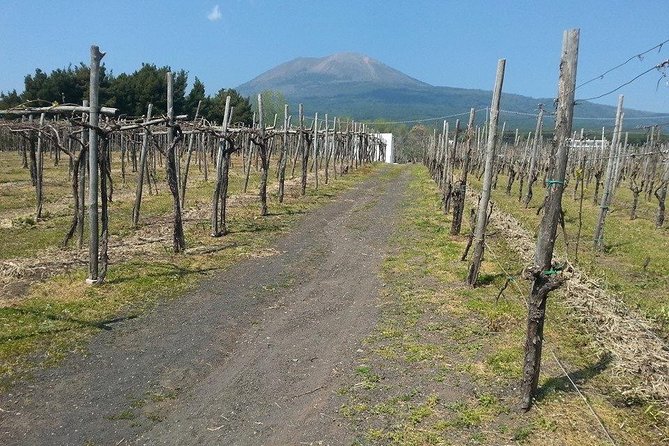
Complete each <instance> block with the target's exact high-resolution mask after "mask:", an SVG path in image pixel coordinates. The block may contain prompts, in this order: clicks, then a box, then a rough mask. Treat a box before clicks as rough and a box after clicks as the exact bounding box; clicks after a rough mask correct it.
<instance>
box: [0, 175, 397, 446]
mask: <svg viewBox="0 0 669 446" xmlns="http://www.w3.org/2000/svg"><path fill="white" fill-rule="evenodd" d="M396 169H402V170H401V172H397V171H396ZM388 170H393V172H390V173H389V172H388ZM377 172H378V171H377ZM397 173H399V175H395V174H397ZM408 180H409V172H408V171H407V170H406V169H403V168H401V167H391V166H387V167H384V168H383V169H382V170H381V173H376V174H375V175H374V176H373V177H371V178H369V179H368V180H366V181H365V182H364V183H363V184H361V185H360V186H359V187H357V188H356V189H355V190H353V191H350V192H349V193H347V194H345V195H342V196H341V197H340V198H338V199H337V200H336V201H335V202H333V203H331V204H329V205H327V206H325V207H324V208H322V209H320V210H318V211H315V212H313V213H310V214H309V215H307V216H306V218H305V219H304V220H303V221H302V222H301V223H300V224H299V225H298V226H297V227H296V228H295V230H294V231H292V232H291V234H290V235H288V236H286V237H284V238H283V239H282V240H280V241H279V242H278V243H277V245H276V246H275V249H276V250H277V253H278V254H277V255H274V256H270V257H264V258H259V259H252V260H248V261H245V262H243V263H241V264H239V265H237V266H235V267H233V268H231V269H230V270H228V271H226V272H224V273H223V274H221V275H219V276H217V277H215V278H212V279H210V280H208V281H206V282H205V283H203V284H201V285H200V286H199V288H198V289H197V290H196V291H194V292H192V293H190V294H189V295H187V296H184V297H182V298H180V299H177V300H174V301H172V302H170V303H168V304H165V305H162V306H161V307H159V308H157V309H156V310H154V311H152V312H151V313H150V314H147V315H146V316H143V317H140V318H137V319H134V320H131V321H124V322H121V323H119V324H115V325H114V326H113V327H112V328H111V329H110V331H108V332H106V333H104V334H103V335H100V336H98V337H96V338H95V339H94V341H93V342H92V344H91V346H90V353H89V355H87V356H86V357H85V358H81V357H72V358H70V359H69V360H67V361H66V362H65V363H64V364H63V365H62V366H60V367H58V368H54V369H50V370H46V371H43V372H41V373H40V374H39V375H38V376H37V378H36V380H35V381H34V382H33V383H31V384H25V385H22V386H19V387H18V388H16V389H14V390H13V391H12V393H11V394H7V395H3V396H1V397H0V443H2V444H4V445H14V444H21V445H28V444H30V445H39V444H45V445H46V444H48V445H53V444H59V445H66V444H72V445H80V444H105V445H107V444H111V445H118V444H147V445H155V444H179V445H187V444H225V445H292V444H295V445H297V444H325V445H327V444H337V445H338V444H350V443H351V441H352V439H353V436H352V433H351V432H350V430H349V428H348V426H347V425H345V424H342V423H341V420H340V418H339V416H338V414H337V409H338V407H339V405H340V404H341V402H340V401H338V396H337V392H338V390H340V389H341V388H342V386H343V385H344V384H345V380H346V375H347V374H349V373H350V371H351V370H352V367H353V366H354V364H353V363H352V361H353V360H352V359H351V358H352V357H353V356H355V355H356V352H358V351H359V349H361V348H364V347H361V346H362V344H361V341H362V339H363V338H364V337H365V336H367V335H368V334H369V333H370V332H371V330H372V329H373V328H374V326H375V324H376V321H377V318H378V310H377V308H376V305H377V302H378V301H377V297H378V293H379V288H380V287H381V283H380V281H379V274H378V273H379V267H380V263H381V260H382V258H383V256H384V254H385V252H386V249H387V246H386V245H387V241H388V236H389V235H390V234H391V233H392V231H393V229H394V227H395V223H396V215H397V210H398V206H399V204H400V202H401V200H402V198H403V196H404V195H403V194H404V191H405V190H406V186H407V183H408Z"/></svg>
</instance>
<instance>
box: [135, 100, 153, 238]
mask: <svg viewBox="0 0 669 446" xmlns="http://www.w3.org/2000/svg"><path fill="white" fill-rule="evenodd" d="M152 110H153V104H149V106H148V108H147V110H146V118H144V122H148V121H150V120H151V111H152ZM148 152H149V129H148V128H145V129H144V135H143V136H142V152H141V154H140V155H139V168H138V175H137V190H136V192H135V205H134V206H133V207H132V226H133V227H135V228H136V227H137V226H139V209H140V207H141V205H142V188H143V187H144V174H145V173H147V172H148V166H147V164H146V157H147V154H148Z"/></svg>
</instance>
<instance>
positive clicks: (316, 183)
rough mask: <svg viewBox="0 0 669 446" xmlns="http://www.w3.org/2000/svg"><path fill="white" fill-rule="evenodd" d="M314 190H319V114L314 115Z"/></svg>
mask: <svg viewBox="0 0 669 446" xmlns="http://www.w3.org/2000/svg"><path fill="white" fill-rule="evenodd" d="M313 138H314V189H316V190H318V113H316V114H315V115H314V136H313Z"/></svg>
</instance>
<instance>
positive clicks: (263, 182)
mask: <svg viewBox="0 0 669 446" xmlns="http://www.w3.org/2000/svg"><path fill="white" fill-rule="evenodd" d="M258 154H259V156H260V167H261V169H260V190H259V195H260V215H261V216H263V217H264V216H266V215H268V213H269V212H268V210H267V178H268V177H269V172H268V171H269V154H268V150H267V141H266V140H265V118H264V116H263V104H262V95H261V94H258Z"/></svg>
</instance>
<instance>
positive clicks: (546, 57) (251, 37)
mask: <svg viewBox="0 0 669 446" xmlns="http://www.w3.org/2000/svg"><path fill="white" fill-rule="evenodd" d="M0 8H1V10H2V13H1V14H0V42H2V43H1V44H0V90H1V91H7V90H10V89H14V88H16V89H17V90H19V91H21V90H22V89H23V77H24V76H25V75H26V74H28V73H32V72H34V70H35V68H37V67H40V68H42V69H44V70H49V71H50V70H52V69H55V68H60V67H65V66H67V65H68V64H69V63H75V64H76V63H78V62H81V61H83V62H86V63H88V61H89V48H90V45H91V44H97V45H99V46H100V48H101V49H102V50H103V51H105V52H107V56H106V57H105V59H104V62H105V63H106V65H107V67H108V68H111V69H112V70H113V72H115V73H120V72H131V71H134V70H135V69H137V68H138V67H139V66H140V64H141V63H142V62H151V63H155V64H157V65H160V66H162V65H169V66H171V67H172V68H174V69H181V68H183V69H185V70H187V71H188V72H189V78H190V80H191V81H192V80H193V79H194V77H195V76H198V77H199V78H200V79H201V80H202V81H203V82H204V83H205V85H206V86H207V92H208V93H214V92H215V91H217V90H218V89H220V88H224V87H225V88H228V87H235V86H237V85H239V84H242V83H244V82H246V81H248V80H250V79H252V78H253V77H255V76H256V75H258V74H260V73H262V72H263V71H265V70H268V69H270V68H272V67H274V66H275V65H278V64H280V63H282V62H285V61H288V60H290V59H293V58H296V57H301V56H326V55H328V54H331V53H335V52H339V51H353V52H359V53H363V54H367V55H369V56H371V57H373V58H375V59H378V60H380V61H381V62H383V63H385V64H387V65H389V66H391V67H393V68H396V69H398V70H400V71H403V72H405V73H407V74H409V75H410V76H413V77H415V78H417V79H420V80H422V81H424V82H428V83H430V84H433V85H445V86H452V87H463V88H478V89H485V90H490V89H491V88H492V85H493V82H494V75H495V67H496V64H497V59H499V58H502V57H503V58H506V59H507V69H506V77H505V84H504V91H505V92H508V93H517V94H523V95H528V96H534V97H553V96H555V94H556V88H557V87H556V86H557V75H558V63H559V56H560V47H561V42H562V32H563V31H564V30H565V29H567V28H580V29H581V46H580V54H579V65H578V81H579V83H581V82H584V81H586V80H589V79H590V78H593V77H595V76H597V75H599V74H600V73H602V72H604V71H605V70H607V69H608V68H611V67H613V66H615V65H617V64H619V63H621V62H623V61H625V60H626V59H628V58H629V57H631V56H633V55H635V54H638V53H640V52H642V51H645V50H647V49H649V48H651V47H653V46H655V45H656V44H658V43H660V42H662V41H665V40H667V39H669V26H668V24H669V1H667V0H655V1H644V0H634V1H631V0H626V1H624V0H607V1H599V0H597V1H595V0H580V1H572V0H534V1H529V0H527V1H526V0H516V1H512V0H506V1H505V0H487V1H484V0H461V1H446V0H444V1H427V0H426V1H420V0H414V1H399V0H385V1H383V0H367V1H365V0H358V1H349V0H335V1H332V0H327V1H321V0H312V1H302V0H289V1H269V0H217V1H200V0H193V1H174V0H163V1H158V0H133V1H127V0H118V1H112V0H107V1H98V0H89V1H84V0H70V1H64V0H63V1H56V0H31V1H23V0H5V1H4V2H3V3H2V4H1V5H0ZM667 59H669V43H667V44H666V45H664V46H663V47H662V49H661V51H659V52H658V51H657V50H655V51H653V52H651V53H649V54H647V55H646V56H645V57H644V58H643V59H642V60H639V59H635V60H633V61H631V62H630V63H628V64H627V65H625V67H623V68H621V69H619V70H616V71H615V72H613V73H610V74H608V75H606V76H605V77H604V79H602V80H597V81H595V82H592V83H590V84H589V85H587V86H584V87H582V88H579V89H578V90H577V98H586V97H592V96H597V95H599V94H601V93H604V92H606V91H608V90H611V89H613V88H615V87H616V86H618V85H620V84H622V83H623V82H625V81H627V80H629V79H631V78H633V77H634V76H636V75H637V74H639V73H641V72H643V71H645V70H647V69H648V68H650V67H652V66H654V65H656V64H658V63H659V62H661V61H664V60H667ZM661 76H662V73H660V72H655V71H653V72H651V73H649V74H647V75H645V76H644V77H642V78H641V79H639V80H637V81H635V82H634V83H633V84H631V85H630V86H627V87H625V88H623V89H622V90H620V93H623V94H625V106H626V107H629V108H636V109H642V110H651V111H655V112H660V113H669V86H668V85H667V80H668V79H669V78H661ZM658 81H659V84H658ZM617 94H618V93H615V94H612V95H609V96H608V97H606V98H602V99H600V100H597V101H596V102H599V103H604V104H609V105H615V103H616V100H617Z"/></svg>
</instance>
